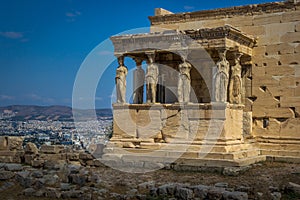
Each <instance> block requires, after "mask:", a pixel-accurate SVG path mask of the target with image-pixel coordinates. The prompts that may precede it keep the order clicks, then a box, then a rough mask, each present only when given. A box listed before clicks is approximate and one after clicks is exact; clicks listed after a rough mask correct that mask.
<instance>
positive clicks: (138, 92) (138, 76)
mask: <svg viewBox="0 0 300 200" xmlns="http://www.w3.org/2000/svg"><path fill="white" fill-rule="evenodd" d="M133 59H134V61H135V63H136V69H135V70H134V77H133V78H134V80H133V91H134V93H133V103H135V104H142V103H143V96H144V82H145V71H144V70H143V69H142V62H143V59H141V58H137V57H136V58H133Z"/></svg>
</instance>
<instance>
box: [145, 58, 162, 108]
mask: <svg viewBox="0 0 300 200" xmlns="http://www.w3.org/2000/svg"><path fill="white" fill-rule="evenodd" d="M147 55H148V59H149V61H148V66H147V70H146V89H147V103H155V102H156V86H157V82H158V74H159V72H158V67H157V65H156V64H155V63H154V61H155V54H154V53H150V54H147Z"/></svg>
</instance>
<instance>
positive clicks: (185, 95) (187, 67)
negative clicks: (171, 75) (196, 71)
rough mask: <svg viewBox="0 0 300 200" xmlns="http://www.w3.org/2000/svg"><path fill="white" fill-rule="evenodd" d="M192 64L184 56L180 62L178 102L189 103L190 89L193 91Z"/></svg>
mask: <svg viewBox="0 0 300 200" xmlns="http://www.w3.org/2000/svg"><path fill="white" fill-rule="evenodd" d="M191 68H192V66H191V64H190V63H189V62H187V61H186V59H185V58H183V63H181V64H179V66H178V69H179V77H178V87H177V93H178V102H179V103H188V102H190V91H191V76H190V71H191Z"/></svg>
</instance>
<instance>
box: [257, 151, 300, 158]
mask: <svg viewBox="0 0 300 200" xmlns="http://www.w3.org/2000/svg"><path fill="white" fill-rule="evenodd" d="M261 154H262V155H268V156H281V157H284V156H287V157H288V156H290V157H299V158H300V151H299V150H270V149H261Z"/></svg>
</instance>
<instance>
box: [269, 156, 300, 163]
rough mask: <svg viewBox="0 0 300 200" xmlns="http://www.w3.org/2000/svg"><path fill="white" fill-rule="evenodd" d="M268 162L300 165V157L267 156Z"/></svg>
mask: <svg viewBox="0 0 300 200" xmlns="http://www.w3.org/2000/svg"><path fill="white" fill-rule="evenodd" d="M267 160H268V161H275V162H288V163H300V157H293V156H267Z"/></svg>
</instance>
